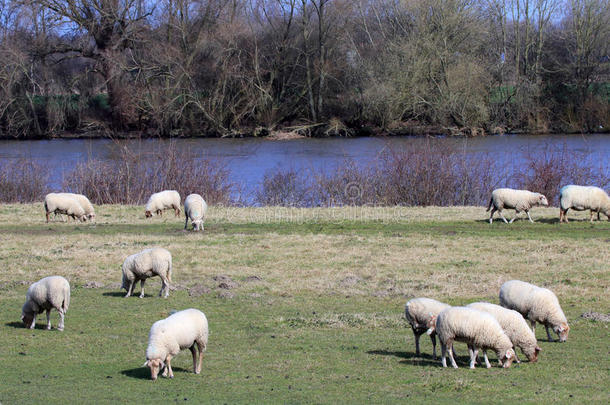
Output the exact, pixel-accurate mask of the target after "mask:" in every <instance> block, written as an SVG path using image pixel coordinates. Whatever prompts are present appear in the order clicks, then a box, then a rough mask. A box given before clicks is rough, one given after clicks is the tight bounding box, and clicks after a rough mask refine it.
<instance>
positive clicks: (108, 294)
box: [102, 291, 156, 299]
mask: <svg viewBox="0 0 610 405" xmlns="http://www.w3.org/2000/svg"><path fill="white" fill-rule="evenodd" d="M125 294H127V293H126V292H121V291H110V292H105V293H102V295H103V296H104V297H120V298H125ZM155 296H156V295H155V294H144V298H147V297H155ZM131 298H140V292H138V293H137V294H133V295H131V296H129V297H127V299H131Z"/></svg>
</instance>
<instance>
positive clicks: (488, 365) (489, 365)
mask: <svg viewBox="0 0 610 405" xmlns="http://www.w3.org/2000/svg"><path fill="white" fill-rule="evenodd" d="M483 360H485V367H487V368H491V364H490V363H489V359H488V358H487V350H483Z"/></svg>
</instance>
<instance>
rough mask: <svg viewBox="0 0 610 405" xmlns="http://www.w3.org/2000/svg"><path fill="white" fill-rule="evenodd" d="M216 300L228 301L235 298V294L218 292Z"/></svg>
mask: <svg viewBox="0 0 610 405" xmlns="http://www.w3.org/2000/svg"><path fill="white" fill-rule="evenodd" d="M218 298H223V299H227V300H230V299H233V298H235V294H234V293H232V292H231V291H220V292H219V293H218Z"/></svg>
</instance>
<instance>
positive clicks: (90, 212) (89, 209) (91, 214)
mask: <svg viewBox="0 0 610 405" xmlns="http://www.w3.org/2000/svg"><path fill="white" fill-rule="evenodd" d="M57 194H58V195H65V196H69V197H72V198H75V199H76V200H77V201H78V203H79V204H80V206H81V207H83V210H85V215H86V216H87V219H89V220H94V219H95V209H93V205H92V204H91V201H89V199H88V198H87V197H86V196H84V195H82V194H74V193H57Z"/></svg>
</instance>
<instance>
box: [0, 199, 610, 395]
mask: <svg viewBox="0 0 610 405" xmlns="http://www.w3.org/2000/svg"><path fill="white" fill-rule="evenodd" d="M557 211H558V210H557V209H536V210H534V211H533V213H532V216H533V217H534V218H536V219H538V220H539V222H538V223H536V224H530V223H529V222H527V221H519V222H516V223H514V224H512V225H510V226H507V225H505V224H503V223H499V222H495V223H494V224H493V225H491V226H490V225H489V224H488V223H487V222H485V219H486V218H487V215H486V213H485V211H484V208H481V207H464V208H461V207H460V208H400V209H398V208H396V209H395V208H340V209H302V210H291V209H285V208H277V209H276V208H242V209H235V208H222V209H221V208H216V207H212V208H211V209H210V212H209V219H208V220H207V222H206V227H205V232H203V233H199V234H195V233H192V232H184V231H183V230H182V226H183V224H184V222H183V219H182V218H180V219H177V218H174V217H173V216H171V215H168V216H164V217H163V218H154V219H152V220H145V219H144V218H143V212H142V208H141V207H133V206H100V207H98V208H97V212H98V221H97V224H95V225H90V224H85V225H83V224H76V223H74V222H68V223H61V222H53V223H49V224H45V223H44V210H43V209H42V206H41V205H40V204H33V205H4V206H2V207H0V257H1V258H2V264H3V266H2V269H1V270H0V328H2V336H3V345H2V346H0V360H2V362H3V364H5V365H6V367H3V369H2V371H0V381H2V384H0V402H1V403H3V404H5V403H24V402H28V403H32V402H43V401H49V402H50V403H59V402H65V401H71V402H75V401H78V402H91V401H94V400H95V401H100V402H111V401H134V402H135V401H140V402H153V401H158V400H170V401H174V400H175V401H180V402H185V401H194V400H195V401H199V402H201V401H203V400H205V401H207V402H214V403H225V402H227V403H235V402H250V403H252V402H265V403H269V402H273V403H275V402H282V403H297V402H300V403H302V402H318V403H320V402H323V403H337V402H339V403H344V402H358V403H363V402H371V401H372V402H397V401H406V400H411V401H416V402H424V401H430V400H432V401H435V402H441V403H443V402H449V401H455V400H456V399H457V400H462V401H468V402H487V401H489V398H494V400H499V399H506V400H511V401H517V400H528V401H534V400H535V401H543V402H550V401H568V400H572V399H575V400H581V401H582V400H585V401H600V402H601V401H604V400H606V399H607V398H608V395H609V392H608V388H607V384H606V382H607V377H608V372H609V370H610V362H609V360H608V356H607V355H606V354H607V344H608V338H607V337H608V324H607V323H604V322H598V321H592V320H588V319H584V318H581V317H580V315H581V314H582V313H584V312H586V311H595V312H600V313H608V312H610V298H608V295H607V291H608V288H609V287H610V269H609V268H608V260H609V258H610V248H609V246H610V223H609V222H607V221H605V222H596V223H594V224H593V225H591V224H589V223H588V222H586V221H582V219H584V218H587V217H588V214H580V215H579V214H576V215H572V216H571V217H570V218H571V219H572V218H574V219H581V221H573V222H572V223H570V224H568V225H565V224H562V225H559V224H558V223H557V216H558V215H557V214H558V212H557ZM148 246H164V247H166V248H168V249H169V250H170V251H171V252H172V254H173V258H174V276H173V279H174V285H175V286H176V288H177V289H176V290H175V291H172V292H171V294H170V297H169V299H168V300H163V299H159V298H157V297H156V294H157V293H158V290H159V287H160V283H159V281H158V279H153V280H150V281H149V282H148V283H147V297H146V298H145V299H143V300H140V299H138V298H130V299H123V298H122V295H123V293H121V292H119V290H118V285H117V284H118V283H119V282H120V270H119V266H120V264H121V263H122V260H123V259H124V258H125V257H126V256H127V255H128V254H131V253H133V252H136V251H139V250H141V249H143V248H145V247H148ZM51 274H61V275H64V276H65V277H67V278H68V279H69V280H70V282H71V284H72V286H73V293H72V294H73V296H72V303H71V308H70V310H69V312H68V315H67V317H66V330H65V332H63V333H60V332H57V331H56V330H53V331H50V332H47V331H44V330H42V329H41V328H42V325H43V318H44V316H42V317H41V318H40V319H39V325H38V328H37V329H36V330H34V331H30V330H26V329H24V328H23V327H22V326H21V325H20V324H19V323H18V321H19V314H20V308H21V305H22V303H23V299H24V295H25V290H26V289H27V285H28V284H29V283H30V282H32V281H35V280H37V279H39V278H40V277H43V276H46V275H51ZM220 275H226V276H228V277H230V278H231V279H232V280H233V281H234V282H235V284H236V286H235V288H233V289H230V290H226V289H220V288H218V284H219V278H218V276H220ZM512 278H519V279H523V280H527V281H531V282H533V283H536V284H540V285H545V286H548V287H549V288H551V289H553V290H554V291H555V292H556V293H557V295H558V296H559V298H560V301H561V302H562V306H563V308H564V311H565V312H566V315H567V317H568V320H569V321H570V325H571V332H570V338H569V341H568V342H567V343H566V344H559V343H550V342H546V337H545V334H544V330H543V329H544V328H539V329H538V331H537V332H538V337H539V338H540V339H541V347H542V349H543V352H542V353H541V359H540V361H539V362H538V363H537V364H528V363H527V362H524V363H523V364H521V365H519V366H517V367H514V368H511V369H508V370H502V369H499V368H497V367H494V368H493V369H492V370H485V369H477V370H474V371H472V370H468V369H467V363H466V357H465V355H466V354H467V352H466V349H465V346H463V345H458V348H457V350H458V353H459V354H460V355H461V356H460V358H461V362H459V365H460V367H461V368H460V369H459V370H457V371H455V370H449V369H446V370H443V369H442V368H440V367H439V364H440V363H439V362H437V361H433V360H432V359H431V357H430V356H429V355H428V354H430V353H431V345H430V343H429V341H428V340H425V339H423V340H422V342H423V351H424V355H423V356H422V357H415V354H414V345H413V338H412V333H411V332H410V329H406V327H405V326H406V323H405V322H404V320H403V319H402V311H403V306H404V303H405V301H406V300H407V299H408V298H410V297H414V296H422V295H427V296H432V297H436V298H439V299H441V300H446V301H448V302H449V303H451V304H461V303H466V302H470V301H473V300H480V299H484V300H489V301H491V302H497V292H498V289H499V286H500V285H501V283H502V282H503V281H506V280H508V279H512ZM85 286H87V287H90V286H94V287H97V288H85ZM136 291H139V289H136ZM188 307H196V308H199V309H201V310H203V311H204V312H205V313H206V315H207V316H208V319H209V322H210V330H211V333H210V344H209V349H208V352H207V355H206V358H205V359H204V367H203V372H202V375H200V376H196V375H194V374H192V373H189V372H188V371H189V369H190V368H191V367H192V366H191V359H190V354H189V353H188V351H187V352H186V353H182V354H180V355H179V356H178V357H177V359H176V360H175V361H174V362H172V364H173V366H174V371H175V374H176V378H175V379H174V380H172V381H169V380H165V379H162V380H159V381H157V382H155V383H153V382H151V381H149V380H147V379H146V378H147V377H148V374H147V369H145V368H142V367H140V366H141V365H142V363H143V362H144V351H145V348H146V344H147V334H148V330H149V329H150V325H151V324H152V323H153V322H154V321H155V320H157V319H160V318H162V317H165V316H167V315H168V313H169V311H170V310H172V309H184V308H188ZM56 319H57V315H56V314H54V316H53V318H52V321H53V324H54V326H55V324H56Z"/></svg>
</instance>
